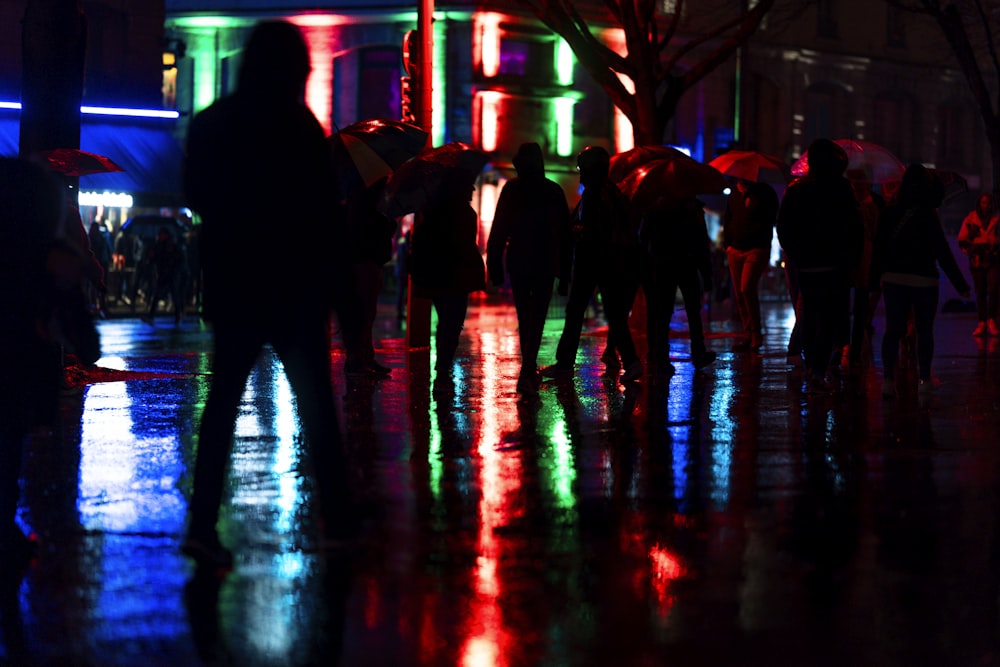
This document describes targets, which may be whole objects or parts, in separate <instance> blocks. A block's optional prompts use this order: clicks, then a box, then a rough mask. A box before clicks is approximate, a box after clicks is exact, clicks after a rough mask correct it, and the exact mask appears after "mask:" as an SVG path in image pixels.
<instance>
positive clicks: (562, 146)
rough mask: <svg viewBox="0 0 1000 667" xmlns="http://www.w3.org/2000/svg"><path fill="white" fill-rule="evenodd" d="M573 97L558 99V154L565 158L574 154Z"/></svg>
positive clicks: (556, 102) (556, 101)
mask: <svg viewBox="0 0 1000 667" xmlns="http://www.w3.org/2000/svg"><path fill="white" fill-rule="evenodd" d="M574 103H575V100H574V99H573V98H571V97H557V98H556V99H555V105H556V153H557V154H559V155H561V156H563V157H565V156H567V155H571V154H572V153H573V104H574Z"/></svg>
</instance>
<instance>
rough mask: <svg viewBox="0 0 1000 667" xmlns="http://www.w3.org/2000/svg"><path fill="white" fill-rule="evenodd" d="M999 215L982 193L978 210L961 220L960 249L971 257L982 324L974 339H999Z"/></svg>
mask: <svg viewBox="0 0 1000 667" xmlns="http://www.w3.org/2000/svg"><path fill="white" fill-rule="evenodd" d="M998 226H1000V213H997V210H996V206H994V203H993V197H992V196H991V195H990V194H989V193H983V194H982V195H980V196H979V199H978V200H977V201H976V208H975V209H973V210H972V211H970V212H969V214H968V215H967V216H965V219H964V220H962V226H961V228H960V229H959V230H958V247H959V248H961V249H962V252H964V253H965V254H966V255H967V256H968V257H969V271H970V273H971V274H972V284H973V285H974V286H975V291H976V314H977V315H978V316H979V324H977V325H976V328H975V330H973V332H972V335H973V336H985V335H987V334H989V335H990V336H1000V327H998V326H997V306H998V303H1000V301H998V299H1000V231H998V229H997V227H998Z"/></svg>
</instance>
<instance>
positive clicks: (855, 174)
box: [844, 169, 872, 202]
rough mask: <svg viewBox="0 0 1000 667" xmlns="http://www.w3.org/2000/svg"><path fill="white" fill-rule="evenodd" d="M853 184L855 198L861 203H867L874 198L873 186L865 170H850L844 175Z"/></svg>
mask: <svg viewBox="0 0 1000 667" xmlns="http://www.w3.org/2000/svg"><path fill="white" fill-rule="evenodd" d="M844 175H845V176H847V180H848V181H849V182H850V183H851V190H852V191H853V192H854V198H855V199H856V200H858V201H859V202H862V201H866V200H868V199H870V198H871V196H872V186H871V183H869V182H868V174H866V173H865V170H864V169H848V170H847V172H846V173H845V174H844Z"/></svg>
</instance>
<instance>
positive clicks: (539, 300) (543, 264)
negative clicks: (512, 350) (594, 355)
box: [486, 142, 569, 395]
mask: <svg viewBox="0 0 1000 667" xmlns="http://www.w3.org/2000/svg"><path fill="white" fill-rule="evenodd" d="M513 162H514V168H515V169H517V177H516V178H513V179H511V180H510V181H508V182H507V184H506V185H505V186H504V188H503V190H501V192H500V198H499V200H498V201H497V208H496V213H495V215H494V217H493V229H492V230H491V231H490V238H489V241H488V243H487V245H486V265H487V269H488V273H489V277H490V282H491V283H493V285H495V286H499V285H502V284H503V281H504V259H506V264H507V272H508V273H509V274H510V285H511V292H512V293H513V297H514V307H515V309H516V310H517V321H518V333H519V335H520V344H521V375H520V377H519V379H518V390H519V391H521V393H522V394H529V395H530V394H533V393H535V392H536V391H537V387H538V369H537V361H538V348H539V347H540V346H541V342H542V331H543V330H544V328H545V316H546V313H547V312H548V309H549V301H550V300H551V298H552V285H553V283H554V281H555V279H556V277H559V278H560V279H561V280H566V279H567V278H568V275H563V274H560V265H561V262H560V257H561V251H562V249H563V248H567V247H568V246H569V205H568V204H567V203H566V193H565V192H563V189H562V187H560V186H559V184H557V183H556V182H555V181H552V180H550V179H548V178H546V177H545V162H544V159H543V157H542V147H541V146H539V145H538V144H537V143H534V142H532V143H525V144H521V147H520V148H519V149H518V151H517V154H516V155H514V159H513ZM566 264H568V263H566Z"/></svg>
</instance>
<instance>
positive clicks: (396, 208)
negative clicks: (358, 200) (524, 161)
mask: <svg viewBox="0 0 1000 667" xmlns="http://www.w3.org/2000/svg"><path fill="white" fill-rule="evenodd" d="M487 162H489V157H488V156H487V155H485V154H484V153H482V152H480V151H478V150H476V149H475V148H473V147H472V146H470V145H468V144H464V143H462V142H460V141H453V142H451V143H449V144H445V145H444V146H438V147H437V148H432V149H430V150H427V151H424V152H423V153H421V154H420V155H417V156H416V157H414V158H411V159H409V160H407V161H406V162H404V163H403V164H401V165H400V166H399V167H398V168H396V169H395V170H393V172H392V175H391V176H389V182H388V183H386V186H385V198H384V199H383V201H382V204H381V206H380V207H379V208H380V209H381V211H382V212H383V213H385V214H386V215H388V216H389V217H392V218H398V217H400V216H403V215H406V214H407V213H415V212H417V211H421V210H423V209H424V208H425V207H426V206H427V205H428V204H430V203H431V202H433V201H434V200H435V199H437V197H438V196H439V194H440V193H441V192H443V191H444V190H446V189H447V188H449V187H452V186H456V185H459V184H463V183H465V182H466V181H467V180H468V181H469V182H471V181H473V180H475V178H476V176H478V175H479V172H481V171H482V170H483V167H485V166H486V163H487Z"/></svg>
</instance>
